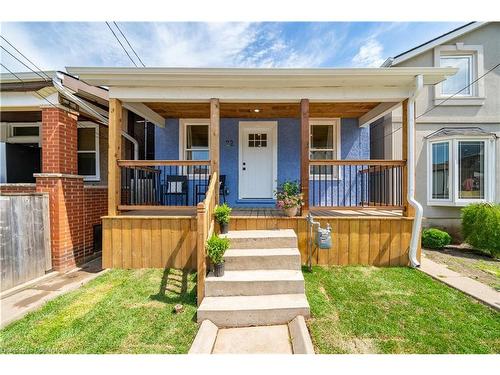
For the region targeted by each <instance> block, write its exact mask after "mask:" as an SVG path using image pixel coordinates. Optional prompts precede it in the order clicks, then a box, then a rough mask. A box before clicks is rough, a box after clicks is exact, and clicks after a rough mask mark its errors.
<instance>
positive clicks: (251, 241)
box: [221, 229, 297, 249]
mask: <svg viewBox="0 0 500 375" xmlns="http://www.w3.org/2000/svg"><path fill="white" fill-rule="evenodd" d="M221 237H227V238H229V240H230V241H231V248H234V249H276V248H291V247H292V248H293V247H297V235H296V234H295V232H294V231H293V229H276V230H236V231H229V232H228V233H227V234H222V235H221Z"/></svg>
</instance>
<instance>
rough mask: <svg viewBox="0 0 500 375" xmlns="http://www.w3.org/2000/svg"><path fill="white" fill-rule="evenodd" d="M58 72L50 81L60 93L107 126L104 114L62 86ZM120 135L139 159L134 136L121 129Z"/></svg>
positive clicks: (137, 144) (135, 157) (137, 146)
mask: <svg viewBox="0 0 500 375" xmlns="http://www.w3.org/2000/svg"><path fill="white" fill-rule="evenodd" d="M59 74H60V73H56V74H55V75H54V78H52V83H53V84H54V87H55V88H56V90H57V91H58V92H59V93H60V94H61V95H63V96H65V97H67V98H68V99H71V100H72V101H73V102H75V103H76V104H78V106H80V107H82V108H85V111H86V112H88V113H90V114H92V115H93V116H94V117H95V118H96V119H97V120H98V121H99V122H100V123H102V124H103V125H105V126H108V118H107V117H106V116H103V115H101V114H100V113H99V112H97V111H96V110H95V109H94V108H92V107H91V106H89V105H88V104H87V103H86V102H85V101H84V100H82V99H80V98H79V97H78V96H76V95H74V94H73V93H72V92H71V91H70V90H68V89H67V88H66V87H64V85H63V84H62V83H61V80H60V77H59ZM122 137H123V138H125V139H126V140H128V141H130V142H131V143H132V144H133V145H134V160H139V142H137V140H136V139H135V138H133V137H132V136H131V135H130V134H128V133H126V132H125V131H123V130H122Z"/></svg>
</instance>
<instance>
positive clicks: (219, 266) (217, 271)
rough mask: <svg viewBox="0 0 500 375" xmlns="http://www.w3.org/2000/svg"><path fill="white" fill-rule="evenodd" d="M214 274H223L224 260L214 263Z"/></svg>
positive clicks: (219, 275)
mask: <svg viewBox="0 0 500 375" xmlns="http://www.w3.org/2000/svg"><path fill="white" fill-rule="evenodd" d="M214 276H215V277H222V276H224V262H222V263H217V264H214Z"/></svg>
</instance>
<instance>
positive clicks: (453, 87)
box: [440, 54, 473, 96]
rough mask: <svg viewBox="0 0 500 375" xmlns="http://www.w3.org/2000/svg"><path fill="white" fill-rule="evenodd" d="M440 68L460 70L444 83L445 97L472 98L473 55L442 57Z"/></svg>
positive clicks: (443, 92) (442, 90) (442, 93)
mask: <svg viewBox="0 0 500 375" xmlns="http://www.w3.org/2000/svg"><path fill="white" fill-rule="evenodd" d="M440 66H442V67H451V68H458V72H457V73H456V74H455V75H454V76H451V77H449V78H448V79H447V80H446V81H444V82H443V83H442V86H441V95H443V96H450V95H454V96H472V94H473V93H472V81H473V55H472V54H470V55H441V57H440Z"/></svg>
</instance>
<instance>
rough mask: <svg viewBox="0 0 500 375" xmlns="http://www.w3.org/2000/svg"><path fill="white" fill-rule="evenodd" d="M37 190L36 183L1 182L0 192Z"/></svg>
mask: <svg viewBox="0 0 500 375" xmlns="http://www.w3.org/2000/svg"><path fill="white" fill-rule="evenodd" d="M35 191H36V185H35V184H0V194H9V193H17V194H19V193H34V192H35Z"/></svg>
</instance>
